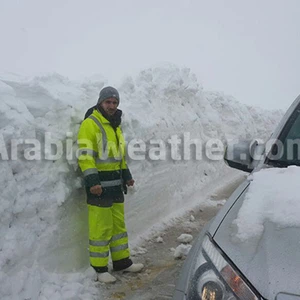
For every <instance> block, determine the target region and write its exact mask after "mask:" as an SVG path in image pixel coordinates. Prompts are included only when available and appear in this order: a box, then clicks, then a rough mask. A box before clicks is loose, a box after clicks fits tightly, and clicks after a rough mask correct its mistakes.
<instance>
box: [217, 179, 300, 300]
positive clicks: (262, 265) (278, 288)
mask: <svg viewBox="0 0 300 300" xmlns="http://www.w3.org/2000/svg"><path fill="white" fill-rule="evenodd" d="M250 184H251V182H250ZM248 188H249V187H248ZM248 188H247V189H245V190H244V191H243V193H242V194H241V196H240V197H239V199H238V201H236V203H235V204H234V205H233V206H232V207H231V209H230V210H229V211H228V213H227V215H226V216H225V217H224V219H223V221H222V222H221V225H220V226H219V228H218V229H217V231H216V232H215V234H214V236H213V237H214V240H215V241H216V243H217V244H218V245H219V246H220V248H221V249H222V250H223V251H224V253H225V254H226V255H227V256H228V257H229V258H230V259H231V260H232V262H233V263H234V264H235V266H236V267H237V268H238V269H239V270H240V271H241V272H242V274H244V276H245V277H246V278H247V279H248V280H249V281H250V283H251V284H252V285H253V286H254V287H255V288H256V290H257V291H258V292H259V293H260V294H261V295H262V296H263V297H264V298H265V299H275V298H276V295H277V294H279V293H289V294H294V295H300V228H295V227H292V228H281V229H280V228H277V227H276V224H273V223H271V222H266V223H265V224H264V232H263V234H262V235H261V236H259V237H257V238H256V239H251V240H248V241H245V242H241V241H239V240H238V239H237V238H236V232H237V228H236V226H235V225H233V221H234V220H235V219H236V218H237V214H238V212H239V209H240V207H241V206H242V203H243V201H244V199H245V195H246V193H247V191H248ZM282 297H283V298H282ZM277 299H285V298H284V296H279V297H278V298H277ZM287 299H290V298H287ZM297 299H298V298H297Z"/></svg>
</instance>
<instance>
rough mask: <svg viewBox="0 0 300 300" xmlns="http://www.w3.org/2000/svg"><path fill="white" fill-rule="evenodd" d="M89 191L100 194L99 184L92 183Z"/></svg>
mask: <svg viewBox="0 0 300 300" xmlns="http://www.w3.org/2000/svg"><path fill="white" fill-rule="evenodd" d="M90 192H91V193H92V194H93V195H97V196H100V195H101V194H102V187H101V185H99V184H98V185H94V186H92V187H91V188H90Z"/></svg>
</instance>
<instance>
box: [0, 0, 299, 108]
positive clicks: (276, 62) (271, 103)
mask: <svg viewBox="0 0 300 300" xmlns="http://www.w3.org/2000/svg"><path fill="white" fill-rule="evenodd" d="M0 43H1V44H0V71H9V72H15V73H18V74H21V75H30V76H31V75H38V74H39V73H41V72H42V73H44V72H57V73H60V74H61V75H64V76H67V77H69V78H70V79H76V78H79V77H86V76H91V75H93V74H95V73H100V74H103V75H104V76H105V77H107V78H108V79H110V80H111V82H115V81H116V80H119V79H120V78H122V77H123V76H125V75H127V74H128V75H133V76H134V75H136V73H137V72H138V71H140V70H142V69H143V68H148V67H151V66H152V65H157V64H158V63H162V62H171V63H174V64H176V65H178V66H179V67H182V66H186V67H189V68H191V70H192V72H194V73H196V75H197V77H198V80H199V82H201V83H202V84H203V86H204V89H205V90H219V91H223V92H224V93H226V94H230V95H232V96H234V97H235V98H236V99H237V100H239V101H241V102H244V103H248V104H252V105H256V106H262V107H265V108H286V107H287V106H288V105H289V104H290V103H291V102H292V101H293V100H294V98H295V97H296V96H297V95H298V94H300V84H299V82H300V76H299V74H298V73H299V71H300V1H299V0H281V1H279V0H264V1H262V0H251V1H250V0H248V1H246V0H245V1H243V0H223V1H222V0H219V1H217V0H216V1H212V0H206V1H204V0H190V1H189V0H158V1H156V0H152V1H143V0H132V1H129V0H120V1H113V0H110V1H103V0H94V1H91V0H19V1H16V0H0Z"/></svg>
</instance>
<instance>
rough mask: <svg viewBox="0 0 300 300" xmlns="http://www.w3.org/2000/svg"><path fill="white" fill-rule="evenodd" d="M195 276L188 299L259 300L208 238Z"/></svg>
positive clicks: (195, 270)
mask: <svg viewBox="0 0 300 300" xmlns="http://www.w3.org/2000/svg"><path fill="white" fill-rule="evenodd" d="M193 273H194V274H193V275H192V277H191V282H190V285H189V289H188V296H187V299H188V300H198V299H199V300H236V299H243V300H258V299H260V298H259V297H258V296H257V294H256V292H254V290H253V289H252V288H250V286H249V284H247V282H246V280H245V279H243V277H242V275H241V274H240V273H239V272H238V270H237V269H236V268H235V267H234V266H233V265H232V263H231V262H230V261H229V260H228V259H227V258H226V256H225V255H224V254H223V252H222V251H221V249H219V248H218V247H217V245H215V244H214V242H213V241H212V239H211V238H210V237H209V236H208V235H206V236H205V238H204V240H203V243H202V249H201V254H200V256H198V260H197V262H196V265H195V268H194V272H193Z"/></svg>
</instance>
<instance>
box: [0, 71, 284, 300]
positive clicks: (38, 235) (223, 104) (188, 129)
mask: <svg viewBox="0 0 300 300" xmlns="http://www.w3.org/2000/svg"><path fill="white" fill-rule="evenodd" d="M106 84H107V82H106V81H105V79H103V78H102V77H101V76H96V77H95V76H94V77H91V78H87V79H86V80H85V81H84V82H72V81H69V80H68V79H67V78H65V77H62V76H60V75H58V74H52V75H46V76H42V77H36V78H33V79H31V80H24V79H22V80H21V79H20V80H17V78H16V77H15V76H13V77H11V76H10V77H9V78H7V79H6V78H5V77H3V76H1V79H0V98H1V102H0V151H1V152H0V155H1V160H2V161H1V162H0V163H1V175H2V176H1V177H0V186H1V191H2V193H1V206H0V235H1V241H0V269H1V272H0V298H1V299H25V298H31V299H99V295H98V296H95V295H96V294H97V291H95V290H93V289H92V287H95V283H93V281H92V280H90V279H91V278H90V277H88V276H85V275H82V274H86V273H84V272H85V270H87V271H86V272H92V271H89V270H90V269H87V268H88V265H89V262H88V249H87V246H88V243H87V242H88V237H87V210H86V205H85V195H84V192H83V188H82V182H81V177H80V172H78V169H77V163H76V160H68V159H67V157H66V153H69V154H72V153H73V152H72V149H71V150H70V147H72V145H74V144H75V143H76V134H77V131H78V128H79V125H80V122H81V121H82V119H83V116H84V114H85V111H86V110H87V109H88V108H89V107H91V106H92V105H94V104H95V102H96V100H97V97H98V93H99V91H100V89H101V88H102V87H103V86H104V85H106ZM117 88H119V91H120V95H121V105H120V108H121V109H122V110H123V112H124V118H123V131H124V132H125V137H126V140H127V141H131V140H132V139H133V138H137V139H142V140H143V141H145V142H147V143H148V142H150V140H151V139H154V138H155V139H161V140H163V141H166V140H167V139H168V138H170V137H171V136H172V135H174V134H177V135H183V134H184V133H188V134H189V136H190V138H191V139H198V140H200V141H202V142H203V143H205V142H207V141H208V140H209V139H211V138H219V139H221V140H225V139H228V138H233V137H234V138H237V137H238V138H250V137H257V136H259V137H266V136H267V135H269V134H270V133H271V131H272V130H273V128H274V126H275V124H276V123H277V121H278V120H279V119H280V117H281V115H282V112H281V111H275V112H268V111H264V110H262V109H259V108H254V107H247V106H244V105H242V104H240V103H239V102H237V101H235V100H234V99H232V98H231V97H228V96H226V95H224V94H222V93H216V92H205V91H204V90H203V88H202V86H201V85H200V84H199V83H198V81H197V78H196V76H195V75H193V74H192V73H191V71H190V70H189V69H188V68H182V69H180V68H177V67H176V66H173V65H170V66H165V67H162V68H160V67H156V68H151V69H147V70H144V71H142V72H141V73H140V74H139V75H138V76H137V77H136V78H132V77H129V76H128V77H126V78H125V79H124V80H123V82H122V83H121V84H120V85H119V86H117ZM45 133H48V134H50V138H51V139H57V140H59V141H61V144H62V149H63V153H64V155H62V157H61V158H59V159H53V160H51V159H45V158H46V155H47V153H45V151H43V149H44V146H45V145H46V143H47V139H46V137H45V136H46V134H45ZM12 139H14V143H17V142H19V146H17V147H15V146H14V144H13V143H12V142H11V141H12ZM34 139H35V140H37V141H39V143H40V146H41V148H40V150H39V151H38V150H37V151H36V152H35V153H34V154H35V155H36V157H38V156H40V157H41V160H32V161H30V160H26V159H24V157H31V158H32V157H33V153H32V152H30V151H31V150H32V146H33V145H32V143H31V142H32V140H34ZM30 143H31V144H30ZM54 148H55V147H54ZM12 149H13V150H14V151H12ZM30 149H31V150H30ZM36 149H37V148H36ZM52 150H53V149H52ZM52 150H51V151H52ZM54 152H55V149H54ZM12 154H13V156H14V157H17V159H15V160H13V159H11V155H12ZM48 154H49V153H48ZM50 154H51V153H50ZM26 155H27V156H26ZM6 156H9V158H10V159H8V160H5V157H6ZM129 166H130V168H131V171H132V173H133V175H134V178H135V179H136V188H135V189H131V190H129V195H128V196H127V202H126V211H127V213H126V218H127V224H128V232H129V236H130V240H131V243H132V244H135V243H137V241H138V239H139V237H140V236H141V235H142V234H143V233H145V232H147V230H149V229H150V228H152V227H153V226H154V225H157V224H160V223H161V222H163V221H167V220H168V218H170V216H171V215H172V214H174V213H178V212H180V211H182V210H186V209H188V208H189V207H191V206H192V205H194V204H195V201H197V197H196V198H195V195H196V196H197V194H199V193H201V190H202V189H203V187H204V186H206V185H207V184H208V183H212V182H213V181H214V180H217V178H220V177H221V176H223V174H224V172H225V170H227V168H226V167H224V164H223V162H222V161H209V160H208V159H207V157H205V156H204V157H203V159H201V160H198V161H196V160H195V159H190V160H176V161H175V160H172V159H170V158H168V159H166V160H164V161H159V160H157V161H155V160H150V159H145V160H142V161H134V160H129ZM195 199H196V200H195ZM66 272H67V273H66ZM68 272H69V273H68ZM76 272H79V273H76ZM80 274H81V275H80ZM87 278H88V281H87V280H86V279H87ZM15 283H17V284H15ZM16 286H17V288H16ZM89 289H92V290H93V292H90V293H89ZM72 290H76V291H77V292H76V294H77V298H72V295H71V294H72ZM68 291H70V292H68ZM97 297H98V298H97Z"/></svg>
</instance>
